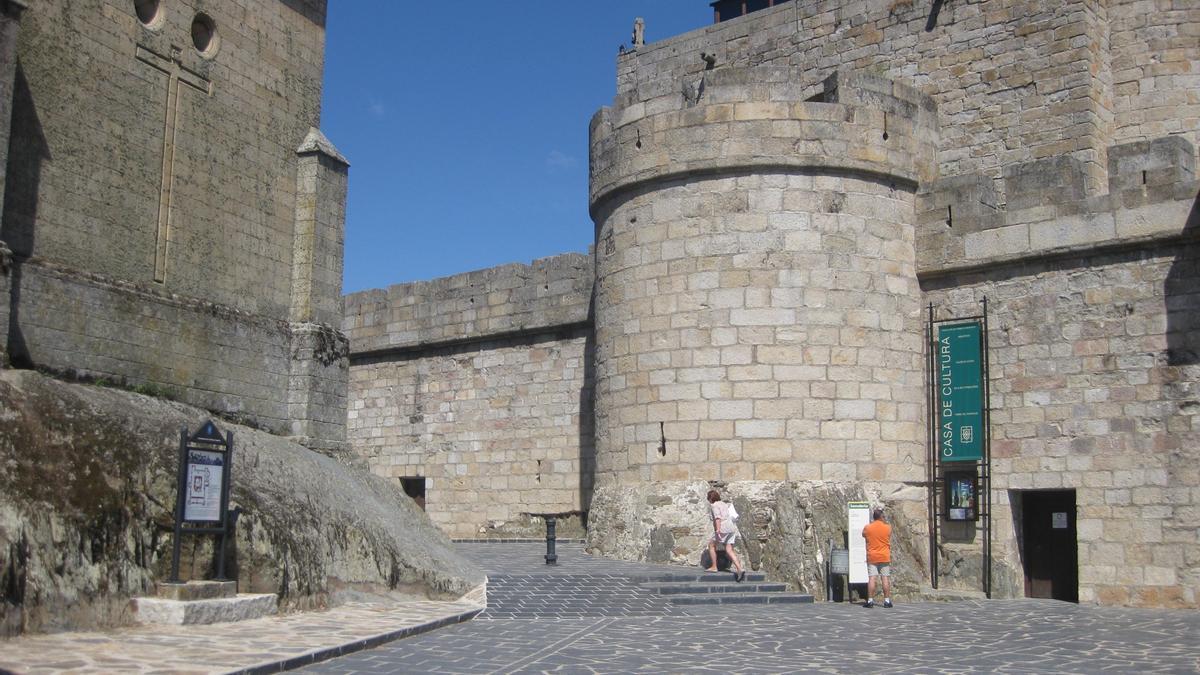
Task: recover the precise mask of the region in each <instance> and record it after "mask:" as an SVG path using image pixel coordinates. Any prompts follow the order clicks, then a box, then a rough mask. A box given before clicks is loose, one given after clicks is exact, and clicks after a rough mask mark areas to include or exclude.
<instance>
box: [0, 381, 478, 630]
mask: <svg viewBox="0 0 1200 675" xmlns="http://www.w3.org/2000/svg"><path fill="white" fill-rule="evenodd" d="M206 417H207V414H206V413H204V412H202V411H199V410H196V409H193V408H189V407H187V406H184V405H182V404H177V403H172V402H168V401H163V400H159V399H154V398H149V397H146V396H141V395H138V394H132V393H129V392H125V391H119V390H114V389H108V388H103V387H95V386H85V385H77V384H67V383H63V382H60V381H57V380H53V379H50V378H47V377H45V376H42V375H39V374H37V373H34V372H31V371H11V370H9V371H0V484H3V485H4V486H5V489H4V492H3V494H2V495H0V578H2V579H3V580H4V583H3V585H2V586H0V591H2V592H3V604H2V605H0V607H2V614H0V627H2V632H3V634H13V633H17V632H20V631H40V630H57V629H70V628H87V627H97V626H112V625H120V624H124V623H128V622H129V621H131V620H132V617H131V615H130V613H129V609H128V603H129V598H130V597H132V596H137V595H146V594H149V593H151V592H152V590H153V586H154V582H156V581H159V580H163V579H165V578H166V577H167V574H168V572H169V568H170V546H171V522H172V521H171V518H172V510H173V508H174V499H175V476H176V470H175V469H176V462H177V457H178V442H179V429H180V427H184V426H187V427H189V428H191V429H195V428H197V427H198V425H199V424H201V423H202V422H203V421H204V420H205V419H206ZM218 426H221V427H225V428H228V429H231V430H233V432H234V448H235V449H234V459H233V462H234V463H233V476H234V478H233V490H232V497H231V506H232V507H233V508H235V509H239V510H240V514H239V516H238V518H237V525H236V537H235V540H234V541H233V542H232V546H231V547H230V549H231V550H230V551H229V559H228V561H227V564H228V567H227V571H228V573H229V574H230V575H231V576H236V578H237V579H238V582H239V590H241V591H242V592H250V593H277V594H278V595H279V602H278V604H279V607H280V609H282V610H284V611H287V610H296V609H305V608H314V607H323V606H327V605H330V604H336V603H338V602H341V601H343V600H344V599H347V598H353V597H358V596H360V595H362V594H372V595H380V596H386V597H397V598H404V597H415V598H457V597H460V596H463V595H464V594H466V593H468V592H469V591H471V590H472V589H475V588H476V587H478V586H479V585H480V584H482V583H483V581H484V579H483V575H482V573H481V572H480V571H479V570H478V569H476V568H475V567H473V566H472V565H471V564H470V563H468V562H466V561H465V560H463V559H462V558H461V557H459V556H458V555H457V554H455V553H454V552H453V551H452V550H451V549H450V546H449V541H448V540H447V539H446V537H445V536H444V535H443V534H442V533H441V532H439V531H438V530H437V529H436V528H435V527H434V526H433V525H432V524H431V523H430V522H429V520H428V519H427V518H426V517H425V516H424V514H423V513H422V512H421V511H420V510H419V509H418V508H417V507H416V506H415V505H414V504H413V502H412V500H410V499H409V498H408V497H406V496H405V495H404V494H403V492H402V491H400V490H399V488H398V487H397V486H396V485H394V484H392V483H389V482H388V481H386V480H385V479H382V478H378V477H375V476H372V475H370V474H368V473H366V472H365V470H362V469H356V468H351V467H347V466H345V465H342V464H339V463H337V462H335V461H334V460H332V459H330V458H328V457H326V456H323V455H320V454H316V453H314V452H312V451H309V450H307V449H305V448H303V447H301V446H299V445H296V444H295V443H292V442H289V441H287V440H285V439H282V438H279V437H276V436H272V435H270V434H266V433H263V432H260V431H256V430H253V429H249V428H246V427H242V426H238V425H233V424H224V423H221V422H220V421H218ZM210 540H211V538H209V537H189V538H187V539H185V540H184V542H183V543H184V548H183V550H184V561H183V566H182V567H183V569H182V576H184V578H185V579H186V578H201V577H204V576H210V575H211V574H212V566H213V562H214V561H213V557H212V546H211V545H210V543H209V542H210Z"/></svg>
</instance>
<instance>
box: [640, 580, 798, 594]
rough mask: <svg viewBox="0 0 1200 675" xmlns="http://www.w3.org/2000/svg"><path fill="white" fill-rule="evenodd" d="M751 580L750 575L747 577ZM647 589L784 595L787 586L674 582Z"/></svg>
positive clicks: (664, 591)
mask: <svg viewBox="0 0 1200 675" xmlns="http://www.w3.org/2000/svg"><path fill="white" fill-rule="evenodd" d="M747 578H749V575H747ZM643 585H644V586H646V587H647V588H650V589H653V590H656V591H658V593H659V594H660V595H680V594H687V593H695V594H701V593H783V592H785V591H787V584H781V583H750V582H742V583H740V584H739V583H732V584H730V583H724V582H721V583H709V584H702V583H697V582H691V581H672V582H667V583H647V584H643Z"/></svg>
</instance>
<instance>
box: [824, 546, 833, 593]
mask: <svg viewBox="0 0 1200 675" xmlns="http://www.w3.org/2000/svg"><path fill="white" fill-rule="evenodd" d="M832 565H833V540H832V539H830V540H829V553H828V554H827V555H826V556H825V602H833V570H832V568H831V566H832Z"/></svg>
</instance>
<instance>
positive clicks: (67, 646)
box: [0, 601, 480, 675]
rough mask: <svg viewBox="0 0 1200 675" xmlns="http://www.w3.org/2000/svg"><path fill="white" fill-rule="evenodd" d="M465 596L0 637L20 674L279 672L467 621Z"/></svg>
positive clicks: (8, 666)
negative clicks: (196, 623)
mask: <svg viewBox="0 0 1200 675" xmlns="http://www.w3.org/2000/svg"><path fill="white" fill-rule="evenodd" d="M479 611H480V608H479V607H478V606H477V605H474V604H471V603H466V602H432V601H429V602H405V603H394V604H390V605H386V606H382V605H374V604H366V603H350V604H346V605H343V606H340V607H336V608H334V609H331V610H328V611H323V612H300V613H296V614H286V615H283V616H275V617H269V618H263V619H254V620H250V621H239V622H236V623H223V624H211V625H206V626H141V627H137V628H126V629H121V630H116V631H112V632H107V633H52V634H47V635H34V636H28V637H22V638H18V639H15V640H5V641H0V671H4V670H8V671H11V672H15V673H61V672H71V673H117V672H120V673H182V674H189V675H190V674H192V673H195V674H201V673H229V672H247V673H255V672H278V671H279V670H282V669H285V668H295V667H298V666H301V665H304V664H308V663H312V662H314V661H315V660H319V659H322V658H328V657H330V656H335V655H340V654H348V653H351V652H354V651H358V650H362V649H367V648H370V647H373V646H376V645H378V644H381V643H383V642H386V641H389V640H395V639H398V638H402V637H408V636H410V635H416V634H419V633H421V632H424V631H428V630H433V629H435V628H440V627H442V626H447V625H452V624H454V623H458V622H461V621H465V620H467V619H469V618H471V617H473V616H474V615H475V614H477V613H478V612H479Z"/></svg>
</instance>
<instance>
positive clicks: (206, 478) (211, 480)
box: [183, 448, 225, 523]
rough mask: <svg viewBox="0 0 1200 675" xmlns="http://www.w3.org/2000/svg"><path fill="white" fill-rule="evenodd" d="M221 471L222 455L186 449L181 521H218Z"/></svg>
mask: <svg viewBox="0 0 1200 675" xmlns="http://www.w3.org/2000/svg"><path fill="white" fill-rule="evenodd" d="M224 471H225V453H224V452H212V451H209V450H196V449H193V448H189V449H188V461H187V500H186V501H185V502H184V504H183V519H184V520H185V521H187V522H192V523H198V522H216V521H219V520H221V485H222V480H221V479H222V478H223V476H224Z"/></svg>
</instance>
